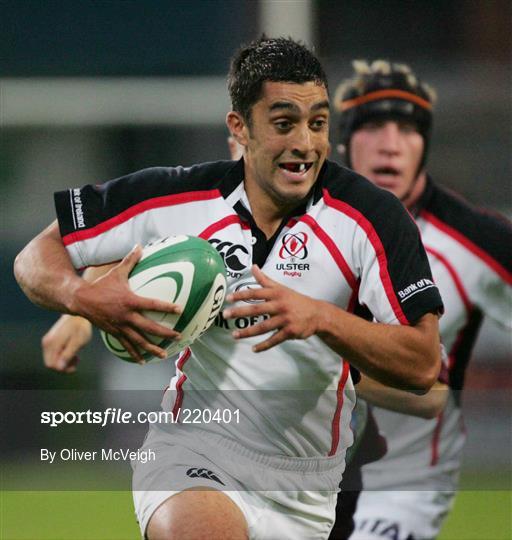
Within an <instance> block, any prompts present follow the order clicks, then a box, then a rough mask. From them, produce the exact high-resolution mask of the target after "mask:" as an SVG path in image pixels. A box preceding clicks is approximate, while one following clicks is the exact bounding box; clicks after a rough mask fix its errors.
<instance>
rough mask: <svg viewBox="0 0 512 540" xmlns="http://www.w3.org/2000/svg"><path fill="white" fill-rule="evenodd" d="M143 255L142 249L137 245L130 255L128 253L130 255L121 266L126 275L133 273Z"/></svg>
mask: <svg viewBox="0 0 512 540" xmlns="http://www.w3.org/2000/svg"><path fill="white" fill-rule="evenodd" d="M141 255H142V248H141V247H140V245H139V244H135V246H134V247H133V249H132V250H131V251H130V253H128V255H126V256H125V257H124V259H123V260H122V261H121V264H120V265H119V266H120V268H122V270H123V272H124V273H125V274H126V275H128V274H129V273H130V272H131V271H132V269H133V267H134V266H135V265H136V264H137V262H138V261H139V259H140V257H141Z"/></svg>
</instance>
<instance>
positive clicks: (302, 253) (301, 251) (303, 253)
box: [279, 232, 308, 261]
mask: <svg viewBox="0 0 512 540" xmlns="http://www.w3.org/2000/svg"><path fill="white" fill-rule="evenodd" d="M282 242H283V245H282V246H281V249H280V250H279V257H281V259H290V258H291V257H293V258H294V259H299V260H301V261H302V260H304V259H305V258H306V257H307V256H308V248H307V247H306V244H307V243H308V235H307V234H306V233H305V232H298V233H288V234H285V235H284V236H283V240H282Z"/></svg>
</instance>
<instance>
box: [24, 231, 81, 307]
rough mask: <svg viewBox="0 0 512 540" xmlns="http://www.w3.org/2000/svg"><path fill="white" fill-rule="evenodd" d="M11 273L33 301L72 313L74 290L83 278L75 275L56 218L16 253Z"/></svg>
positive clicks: (42, 305)
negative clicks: (12, 272)
mask: <svg viewBox="0 0 512 540" xmlns="http://www.w3.org/2000/svg"><path fill="white" fill-rule="evenodd" d="M14 274H15V277H16V280H17V281H18V283H19V285H20V287H21V288H22V289H23V291H24V293H25V294H26V295H27V296H28V298H29V299H30V300H31V301H32V302H34V303H35V304H37V305H39V306H41V307H44V308H46V309H52V310H55V311H60V312H62V313H73V311H72V309H71V299H72V297H73V292H74V291H75V290H76V289H77V288H78V287H79V286H80V284H81V283H82V282H83V280H82V279H81V278H80V276H78V275H77V273H76V271H75V269H74V268H73V265H72V264H71V260H70V259H69V256H68V254H67V252H66V249H65V248H64V246H63V244H62V241H61V239H60V235H59V231H58V227H57V224H56V222H54V223H52V224H51V225H50V226H49V227H47V228H46V229H45V230H44V231H42V232H41V233H40V234H39V235H38V236H36V237H35V238H34V239H33V240H32V241H31V242H30V243H29V244H28V245H27V246H26V247H25V248H24V249H23V251H22V252H21V253H20V254H19V255H18V256H17V257H16V260H15V262H14Z"/></svg>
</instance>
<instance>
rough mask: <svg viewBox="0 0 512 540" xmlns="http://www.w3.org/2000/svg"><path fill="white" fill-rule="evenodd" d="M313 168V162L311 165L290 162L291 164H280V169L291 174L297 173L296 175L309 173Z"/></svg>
mask: <svg viewBox="0 0 512 540" xmlns="http://www.w3.org/2000/svg"><path fill="white" fill-rule="evenodd" d="M312 166H313V163H312V162H309V163H295V162H292V161H290V162H287V163H280V164H279V167H280V168H281V169H284V170H285V171H289V172H292V173H296V174H304V173H306V172H307V171H309V169H311V167H312Z"/></svg>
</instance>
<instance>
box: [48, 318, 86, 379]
mask: <svg viewBox="0 0 512 540" xmlns="http://www.w3.org/2000/svg"><path fill="white" fill-rule="evenodd" d="M91 336H92V328H91V323H90V322H89V321H88V320H87V319H84V318H83V317H74V316H73V315H62V316H61V317H60V318H59V320H58V321H57V322H56V323H55V324H54V325H53V326H52V327H51V328H50V330H48V332H46V334H45V335H44V336H43V339H42V340H41V347H42V349H43V358H44V363H45V366H46V367H48V368H50V369H54V370H55V371H61V372H63V373H74V372H75V371H76V365H77V364H78V361H79V358H78V356H77V353H78V351H79V350H80V349H81V348H82V347H84V346H85V345H87V343H89V341H90V340H91Z"/></svg>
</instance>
